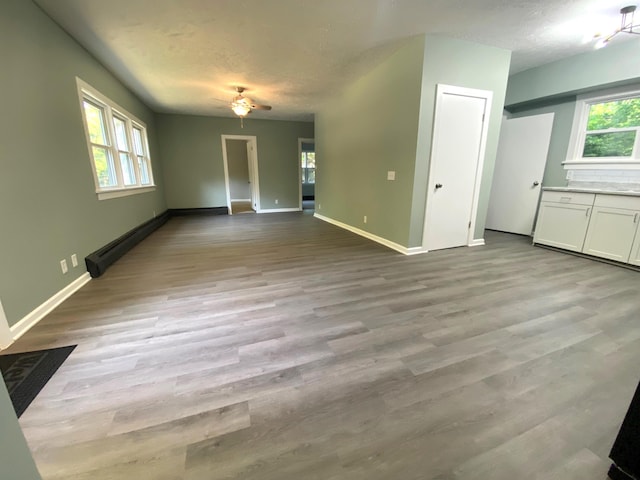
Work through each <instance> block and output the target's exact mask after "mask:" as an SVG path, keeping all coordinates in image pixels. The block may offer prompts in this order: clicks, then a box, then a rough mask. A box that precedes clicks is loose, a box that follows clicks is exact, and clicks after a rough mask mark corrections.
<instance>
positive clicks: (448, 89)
mask: <svg viewBox="0 0 640 480" xmlns="http://www.w3.org/2000/svg"><path fill="white" fill-rule="evenodd" d="M447 94H450V95H462V96H465V97H475V98H483V99H485V100H486V101H485V104H484V116H483V121H482V132H481V134H480V135H481V136H480V148H479V150H478V159H477V166H476V178H475V182H474V184H473V200H472V202H471V218H470V219H469V220H470V221H471V227H470V228H469V234H468V236H467V245H468V246H470V247H472V246H474V245H483V244H484V242H483V241H481V240H478V241H474V238H473V235H474V232H475V229H476V217H477V215H478V201H479V198H480V182H481V179H482V169H483V167H484V156H485V151H486V148H487V133H488V130H489V118H490V114H491V104H492V101H493V92H492V91H489V90H478V89H476V88H465V87H457V86H455V85H446V84H443V83H439V84H437V85H436V106H435V112H434V116H433V132H432V136H431V138H432V143H431V156H430V161H429V178H428V180H427V199H426V202H427V203H426V206H425V214H424V223H423V225H422V249H423V251H425V252H426V251H428V250H427V235H426V230H427V220H428V219H429V217H430V213H431V205H432V202H431V201H430V200H431V197H432V195H433V194H434V192H435V183H436V180H435V178H433V174H434V164H435V162H434V159H436V158H437V157H438V153H439V150H438V147H439V146H438V140H437V139H438V133H439V131H438V117H439V114H440V111H441V109H442V102H441V98H442V97H443V96H444V95H447Z"/></svg>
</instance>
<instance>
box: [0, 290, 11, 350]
mask: <svg viewBox="0 0 640 480" xmlns="http://www.w3.org/2000/svg"><path fill="white" fill-rule="evenodd" d="M12 343H13V333H11V328H10V327H9V322H8V321H7V317H6V316H5V314H4V308H2V301H1V300H0V350H2V349H4V348H7V347H8V346H9V345H11V344H12Z"/></svg>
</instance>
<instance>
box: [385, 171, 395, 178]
mask: <svg viewBox="0 0 640 480" xmlns="http://www.w3.org/2000/svg"><path fill="white" fill-rule="evenodd" d="M395 179H396V172H395V171H394V170H389V171H388V172H387V180H395Z"/></svg>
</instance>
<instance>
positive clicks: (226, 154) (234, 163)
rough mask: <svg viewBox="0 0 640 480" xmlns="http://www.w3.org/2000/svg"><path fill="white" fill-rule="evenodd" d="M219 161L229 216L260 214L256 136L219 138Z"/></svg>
mask: <svg viewBox="0 0 640 480" xmlns="http://www.w3.org/2000/svg"><path fill="white" fill-rule="evenodd" d="M222 159H223V162H224V179H225V187H226V193H227V208H228V209H229V215H237V214H241V213H257V212H260V190H259V181H258V148H257V140H256V137H255V136H245V135H222Z"/></svg>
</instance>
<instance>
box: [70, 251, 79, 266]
mask: <svg viewBox="0 0 640 480" xmlns="http://www.w3.org/2000/svg"><path fill="white" fill-rule="evenodd" d="M71 265H73V268H75V267H77V266H78V255H76V254H75V253H74V254H73V255H71Z"/></svg>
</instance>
